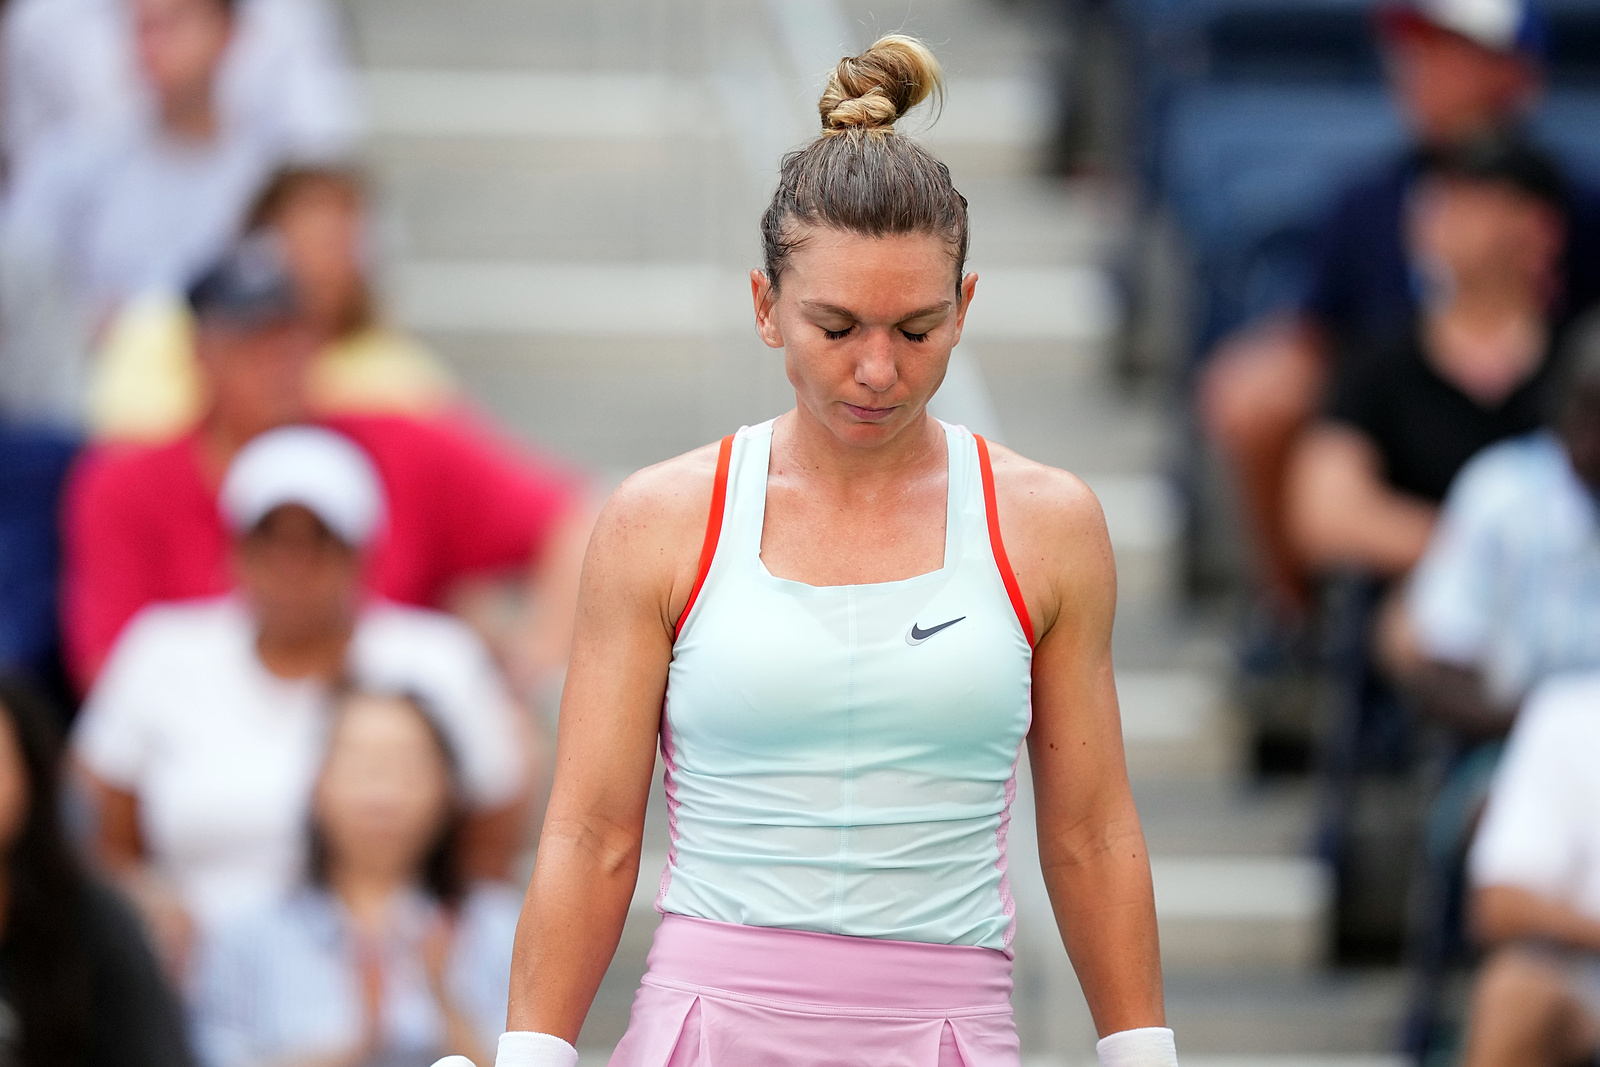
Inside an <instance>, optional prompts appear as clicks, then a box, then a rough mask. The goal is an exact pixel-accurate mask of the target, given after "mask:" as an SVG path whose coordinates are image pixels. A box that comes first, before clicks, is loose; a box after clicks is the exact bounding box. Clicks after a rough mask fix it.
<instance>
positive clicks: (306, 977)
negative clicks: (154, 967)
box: [194, 693, 522, 1067]
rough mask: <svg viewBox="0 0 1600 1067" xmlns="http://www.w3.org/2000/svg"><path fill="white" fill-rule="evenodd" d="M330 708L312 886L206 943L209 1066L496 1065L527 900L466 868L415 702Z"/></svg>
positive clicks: (357, 702) (429, 725) (203, 981)
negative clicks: (442, 1060)
mask: <svg viewBox="0 0 1600 1067" xmlns="http://www.w3.org/2000/svg"><path fill="white" fill-rule="evenodd" d="M333 716H334V718H333V725H332V728H331V734H330V738H329V743H328V751H327V756H326V759H325V760H324V762H323V766H322V773H321V776H320V778H319V779H318V781H317V785H316V793H315V802H314V805H313V811H312V821H311V836H312V844H311V849H310V854H311V857H312V862H311V866H310V869H309V870H308V872H307V877H306V880H305V882H304V883H303V884H302V885H301V886H300V887H299V888H298V889H297V890H296V891H295V892H294V893H292V894H291V895H290V896H289V897H287V898H286V899H285V900H284V901H282V902H279V903H275V904H273V905H272V906H270V907H268V908H266V909H263V910H261V911H258V912H255V913H253V914H251V915H249V916H246V917H244V918H243V919H241V920H240V921H238V922H236V923H233V924H230V926H229V927H228V928H227V929H225V930H223V931H222V932H221V933H220V934H219V935H218V936H217V937H216V938H215V939H214V940H213V941H212V942H211V943H210V944H209V945H208V946H207V948H206V949H205V951H204V952H203V963H202V964H201V966H200V969H199V972H198V974H197V981H196V982H195V986H194V988H195V1002H196V1006H195V1016H196V1030H197V1031H198V1041H199V1045H200V1051H201V1055H202V1057H203V1058H204V1059H205V1061H206V1062H207V1064H208V1065H210V1067H256V1065H259V1064H288V1063H294V1064H313V1063H314V1064H316V1065H317V1067H324V1065H326V1067H334V1065H344V1064H349V1065H351V1067H354V1065H356V1064H370V1063H383V1064H391V1063H392V1064H395V1065H397V1067H398V1065H399V1064H402V1063H407V1064H416V1065H417V1067H421V1065H423V1064H426V1063H428V1062H429V1061H430V1060H432V1059H433V1057H435V1056H439V1055H444V1054H446V1053H451V1052H454V1053H458V1054H462V1055H466V1056H468V1057H470V1058H472V1059H474V1060H476V1061H477V1062H479V1063H485V1064H486V1063H489V1062H491V1060H492V1059H493V1057H492V1056H491V1055H489V1054H487V1053H486V1052H485V1051H484V1050H486V1049H493V1048H494V1046H495V1042H496V1041H497V1040H498V1038H499V1035H500V1031H501V1029H502V1028H503V1024H504V1022H505V1003H506V997H507V995H508V991H509V982H510V977H511V944H512V941H513V939H514V937H515V934H516V927H517V917H518V914H519V913H520V911H521V903H522V901H521V897H520V896H519V895H518V894H517V893H515V892H514V891H513V890H511V889H510V887H508V886H504V885H493V884H487V883H480V884H478V885H476V886H473V887H470V888H469V887H467V886H465V885H463V883H462V881H461V879H460V878H459V876H458V874H457V865H456V863H455V862H454V859H453V857H452V856H451V850H452V847H453V845H454V842H455V839H456V830H457V825H456V822H457V811H458V808H457V804H458V801H457V792H458V785H457V782H456V780H455V770H454V758H453V755H452V752H451V749H450V746H449V743H448V741H447V740H446V738H445V735H444V733H443V731H441V730H440V728H439V727H438V725H437V724H436V723H435V722H434V721H433V720H432V719H431V718H430V717H429V716H428V714H427V712H426V711H424V710H423V709H422V707H421V706H420V705H419V704H417V703H416V702H415V701H414V700H412V699H410V698H407V697H403V696H391V695H380V694H365V693H354V694H350V695H346V696H344V697H343V698H342V699H341V700H340V702H339V704H338V706H337V708H335V710H334V712H333ZM369 990H375V991H376V995H371V994H369V992H368V991H369Z"/></svg>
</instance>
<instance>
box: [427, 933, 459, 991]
mask: <svg viewBox="0 0 1600 1067" xmlns="http://www.w3.org/2000/svg"><path fill="white" fill-rule="evenodd" d="M456 926H457V923H456V917H455V915H453V914H451V913H449V912H442V913H441V914H440V916H439V918H438V920H437V921H436V922H435V923H434V924H433V927H432V928H431V929H429V931H428V932H427V934H426V935H425V936H424V937H423V939H422V964H423V967H424V968H425V969H426V970H427V973H428V989H429V990H430V991H431V992H432V993H433V996H434V999H435V1000H437V1001H438V1002H439V1003H440V1004H441V1005H443V1004H448V1003H449V1000H450V991H449V987H450V955H451V950H452V949H454V948H455V942H456Z"/></svg>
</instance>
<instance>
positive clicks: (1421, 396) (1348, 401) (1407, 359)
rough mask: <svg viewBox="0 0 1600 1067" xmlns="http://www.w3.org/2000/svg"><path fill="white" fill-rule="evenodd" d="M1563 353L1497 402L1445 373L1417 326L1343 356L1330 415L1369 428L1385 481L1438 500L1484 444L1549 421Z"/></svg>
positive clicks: (1367, 434)
mask: <svg viewBox="0 0 1600 1067" xmlns="http://www.w3.org/2000/svg"><path fill="white" fill-rule="evenodd" d="M1556 373H1557V372H1556V367H1555V360H1553V359H1551V358H1550V357H1548V356H1546V358H1545V360H1544V362H1543V363H1542V364H1541V365H1540V366H1539V369H1538V370H1537V371H1535V372H1534V374H1533V375H1532V377H1530V378H1529V379H1528V380H1527V381H1526V382H1524V383H1523V384H1522V385H1520V386H1518V387H1517V388H1516V389H1515V390H1514V391H1513V392H1512V393H1511V395H1510V396H1508V397H1506V399H1505V400H1504V401H1503V402H1501V403H1500V404H1499V405H1498V406H1495V407H1484V406H1482V405H1481V404H1479V403H1478V402H1477V401H1476V400H1474V399H1473V398H1472V397H1470V396H1468V395H1467V394H1466V393H1463V392H1462V391H1461V390H1460V389H1458V388H1457V387H1456V386H1455V385H1453V384H1451V383H1450V382H1448V381H1446V380H1445V379H1444V378H1442V377H1440V375H1439V373H1438V372H1437V371H1435V370H1434V369H1433V367H1432V366H1431V365H1430V364H1429V363H1428V361H1427V359H1426V357H1425V356H1424V355H1423V351H1422V345H1421V343H1420V340H1419V330H1418V329H1417V328H1416V327H1413V328H1411V329H1410V330H1407V331H1405V332H1404V333H1403V334H1402V340H1400V341H1399V342H1397V343H1395V344H1391V345H1389V346H1372V347H1358V348H1354V349H1352V350H1351V351H1350V352H1349V353H1348V354H1347V355H1346V356H1345V358H1344V359H1342V360H1341V361H1340V363H1339V367H1338V370H1337V373H1336V376H1335V379H1334V383H1333V391H1332V394H1331V396H1330V399H1329V402H1328V406H1327V415H1328V417H1329V418H1331V419H1333V420H1334V421H1335V422H1340V423H1344V424H1346V425H1348V426H1351V427H1353V428H1355V429H1357V430H1359V431H1361V432H1362V433H1363V434H1364V435H1365V436H1366V437H1367V438H1368V439H1369V440H1370V441H1371V442H1372V443H1373V444H1374V445H1375V446H1376V447H1377V449H1378V452H1379V453H1380V454H1381V455H1382V457H1383V467H1384V477H1385V480H1386V481H1387V482H1388V483H1389V484H1390V485H1391V486H1393V487H1394V488H1395V489H1398V490H1400V491H1401V492H1405V493H1411V494H1413V495H1415V496H1420V497H1424V498H1425V499H1428V500H1431V501H1434V502H1435V503H1438V502H1440V501H1443V500H1444V496H1445V493H1446V492H1447V491H1448V490H1449V488H1450V483H1451V482H1452V481H1453V480H1454V479H1455V476H1456V472H1458V471H1459V470H1461V468H1462V467H1463V466H1465V465H1466V462H1467V460H1469V459H1471V458H1472V457H1473V456H1474V455H1476V454H1477V453H1478V452H1479V451H1480V450H1481V449H1483V448H1486V447H1488V446H1489V445H1492V444H1494V443H1495V442H1497V441H1503V440H1505V439H1506V438H1508V437H1516V436H1518V435H1520V434H1524V433H1529V432H1531V431H1533V430H1536V429H1538V428H1539V427H1540V426H1542V425H1544V423H1545V417H1546V415H1547V413H1548V407H1547V403H1548V399H1549V393H1550V389H1551V385H1552V381H1553V379H1554V378H1555V377H1556Z"/></svg>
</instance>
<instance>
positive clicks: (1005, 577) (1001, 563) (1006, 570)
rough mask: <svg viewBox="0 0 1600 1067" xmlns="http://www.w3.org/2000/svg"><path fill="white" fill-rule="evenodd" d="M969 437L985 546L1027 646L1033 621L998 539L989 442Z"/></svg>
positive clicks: (1029, 643)
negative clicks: (985, 524)
mask: <svg viewBox="0 0 1600 1067" xmlns="http://www.w3.org/2000/svg"><path fill="white" fill-rule="evenodd" d="M972 438H973V440H975V441H977V442H978V473H979V474H980V475H981V476H982V478H983V510H984V512H985V513H986V514H987V515H988V517H989V547H990V548H992V549H993V550H994V562H995V566H997V567H998V568H1000V580H1001V581H1002V582H1004V583H1005V586H1006V595H1007V596H1009V597H1010V598H1011V607H1012V608H1013V609H1014V610H1015V611H1016V613H1017V621H1018V622H1020V623H1022V635H1023V636H1024V637H1026V638H1027V639H1028V645H1029V647H1030V648H1031V647H1032V646H1033V621H1032V620H1031V619H1029V618H1028V605H1027V604H1026V603H1025V602H1024V601H1023V599H1022V587H1021V586H1019V585H1018V584H1017V576H1016V574H1015V572H1013V571H1012V569H1011V560H1010V559H1008V558H1007V556H1006V546H1005V542H1004V541H1002V540H1001V539H1000V508H999V506H998V505H997V504H996V502H995V493H994V463H993V462H991V461H990V459H989V442H987V441H985V440H984V439H983V438H982V436H980V435H979V434H973V435H972Z"/></svg>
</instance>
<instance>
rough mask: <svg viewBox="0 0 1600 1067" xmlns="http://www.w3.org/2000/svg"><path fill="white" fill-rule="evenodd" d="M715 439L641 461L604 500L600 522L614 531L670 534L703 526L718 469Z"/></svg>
mask: <svg viewBox="0 0 1600 1067" xmlns="http://www.w3.org/2000/svg"><path fill="white" fill-rule="evenodd" d="M717 448H718V446H717V445H716V444H709V445H703V446H701V447H700V448H697V449H695V450H694V451H692V452H685V453H684V454H683V455H681V456H674V457H673V458H672V459H669V460H665V461H664V462H661V463H657V464H654V465H653V466H649V467H645V468H644V469H643V470H640V471H636V472H635V473H633V474H630V475H629V476H628V477H627V478H625V479H623V482H622V484H621V485H619V486H617V488H616V491H615V492H613V493H612V494H611V498H610V499H609V500H608V501H606V506H605V508H604V509H603V510H602V511H601V514H600V525H602V526H606V527H610V528H611V529H613V530H614V531H616V532H623V531H626V530H650V531H653V532H654V533H655V534H658V535H659V534H666V535H669V536H670V535H671V534H672V533H674V532H675V531H678V530H679V528H680V527H693V528H694V529H695V530H696V537H697V538H698V537H699V533H700V532H703V531H704V528H705V523H706V516H707V514H708V513H709V512H710V510H711V492H712V484H711V483H712V481H713V480H714V479H715V477H716V472H717Z"/></svg>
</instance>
